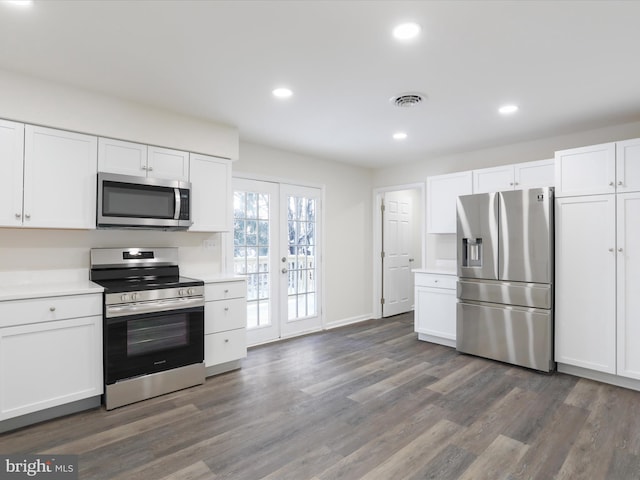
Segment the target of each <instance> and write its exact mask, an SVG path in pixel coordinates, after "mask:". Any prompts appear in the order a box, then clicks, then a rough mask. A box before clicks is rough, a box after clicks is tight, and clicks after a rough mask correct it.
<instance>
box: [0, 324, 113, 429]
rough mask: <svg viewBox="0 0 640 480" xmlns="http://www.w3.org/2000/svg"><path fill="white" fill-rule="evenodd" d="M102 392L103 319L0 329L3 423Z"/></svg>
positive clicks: (0, 377) (0, 379) (0, 380)
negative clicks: (6, 420) (8, 419)
mask: <svg viewBox="0 0 640 480" xmlns="http://www.w3.org/2000/svg"><path fill="white" fill-rule="evenodd" d="M102 390H103V386H102V316H101V315H100V316H94V317H83V318H76V319H73V320H59V321H53V322H45V323H36V324H29V325H21V326H16V327H7V328H2V329H0V420H5V419H7V418H12V417H17V416H19V415H25V414H27V413H32V412H36V411H38V410H43V409H45V408H50V407H55V406H58V405H63V404H65V403H69V402H74V401H77V400H82V399H85V398H90V397H93V396H96V395H100V394H102Z"/></svg>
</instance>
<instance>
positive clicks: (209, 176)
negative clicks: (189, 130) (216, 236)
mask: <svg viewBox="0 0 640 480" xmlns="http://www.w3.org/2000/svg"><path fill="white" fill-rule="evenodd" d="M190 169H191V215H192V218H193V225H191V228H190V229H189V230H190V231H192V232H228V231H230V230H231V215H232V210H231V161H230V160H226V159H223V158H215V157H209V156H206V155H198V154H194V153H192V154H191V166H190Z"/></svg>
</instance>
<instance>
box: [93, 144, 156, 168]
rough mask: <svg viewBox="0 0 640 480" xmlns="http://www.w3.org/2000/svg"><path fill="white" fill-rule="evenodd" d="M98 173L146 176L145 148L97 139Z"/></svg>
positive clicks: (138, 145) (144, 146)
mask: <svg viewBox="0 0 640 480" xmlns="http://www.w3.org/2000/svg"><path fill="white" fill-rule="evenodd" d="M98 171H99V172H109V173H119V174H121V175H133V176H136V177H144V176H146V175H147V146H146V145H142V144H140V143H132V142H123V141H121V140H114V139H112V138H102V137H101V138H99V139H98Z"/></svg>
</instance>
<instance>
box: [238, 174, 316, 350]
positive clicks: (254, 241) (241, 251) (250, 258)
mask: <svg viewBox="0 0 640 480" xmlns="http://www.w3.org/2000/svg"><path fill="white" fill-rule="evenodd" d="M233 189H234V233H233V238H234V241H233V263H234V268H233V271H234V273H236V274H238V275H245V276H246V277H247V343H248V344H249V345H257V344H260V343H266V342H269V341H273V340H277V339H279V338H283V337H288V336H294V335H299V334H302V333H307V332H311V331H315V330H319V329H321V328H322V320H321V315H320V311H321V310H320V305H321V303H320V298H321V296H320V286H321V282H320V278H321V262H320V261H319V259H320V256H319V252H320V247H321V245H320V238H321V236H320V232H321V224H320V218H321V215H320V212H321V190H320V189H317V188H307V187H299V186H293V185H285V184H279V183H274V182H263V181H257V180H248V179H239V178H234V179H233Z"/></svg>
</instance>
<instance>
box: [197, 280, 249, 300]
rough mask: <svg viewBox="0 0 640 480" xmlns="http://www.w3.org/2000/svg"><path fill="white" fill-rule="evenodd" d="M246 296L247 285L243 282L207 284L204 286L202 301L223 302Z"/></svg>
mask: <svg viewBox="0 0 640 480" xmlns="http://www.w3.org/2000/svg"><path fill="white" fill-rule="evenodd" d="M246 295H247V283H246V282H245V281H244V280H239V281H234V282H218V283H207V284H206V285H205V286H204V299H205V300H206V301H207V302H209V301H211V300H225V299H227V298H240V297H245V296H246Z"/></svg>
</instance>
